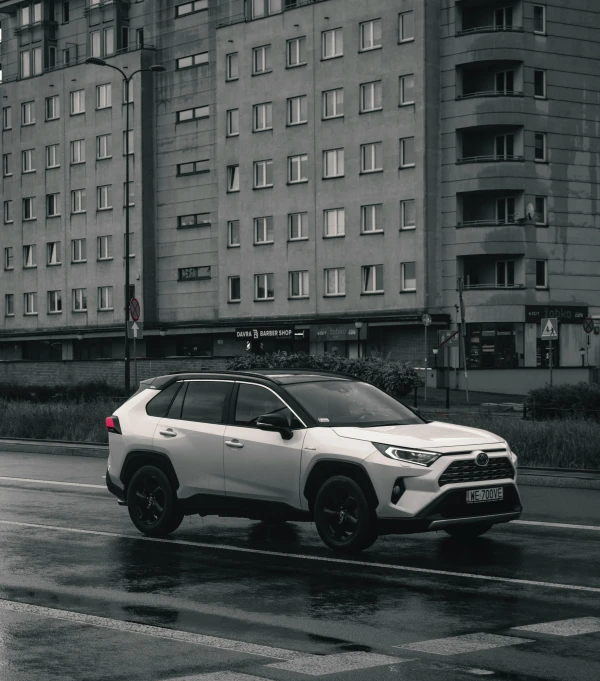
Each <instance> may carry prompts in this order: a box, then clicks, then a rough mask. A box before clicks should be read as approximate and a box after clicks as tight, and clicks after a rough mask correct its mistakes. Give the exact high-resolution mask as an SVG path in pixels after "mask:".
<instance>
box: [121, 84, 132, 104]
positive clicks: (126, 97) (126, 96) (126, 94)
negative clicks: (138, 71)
mask: <svg viewBox="0 0 600 681" xmlns="http://www.w3.org/2000/svg"><path fill="white" fill-rule="evenodd" d="M133 93H134V89H133V81H132V80H130V81H129V85H127V84H126V83H125V81H123V104H131V103H132V102H133Z"/></svg>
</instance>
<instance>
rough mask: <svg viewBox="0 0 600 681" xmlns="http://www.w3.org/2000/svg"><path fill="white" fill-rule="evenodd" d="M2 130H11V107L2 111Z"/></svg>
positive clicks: (6, 107)
mask: <svg viewBox="0 0 600 681" xmlns="http://www.w3.org/2000/svg"><path fill="white" fill-rule="evenodd" d="M2 129H3V130H12V106H5V107H4V108H3V109H2Z"/></svg>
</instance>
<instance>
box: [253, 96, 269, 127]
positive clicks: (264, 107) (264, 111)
mask: <svg viewBox="0 0 600 681" xmlns="http://www.w3.org/2000/svg"><path fill="white" fill-rule="evenodd" d="M252 128H253V130H254V132H261V131H263V130H272V129H273V104H272V103H271V102H264V103H263V104H255V105H254V106H253V107H252Z"/></svg>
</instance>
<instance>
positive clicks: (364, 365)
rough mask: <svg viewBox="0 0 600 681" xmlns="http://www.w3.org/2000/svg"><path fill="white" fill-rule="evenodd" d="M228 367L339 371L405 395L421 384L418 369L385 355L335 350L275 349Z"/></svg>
mask: <svg viewBox="0 0 600 681" xmlns="http://www.w3.org/2000/svg"><path fill="white" fill-rule="evenodd" d="M227 368H228V369H232V370H235V371H244V370H249V369H312V370H313V371H331V372H334V373H336V374H345V375H347V376H354V377H355V378H359V379H361V380H362V381H368V382H369V383H372V384H373V385H375V386H376V387H377V388H379V389H380V390H383V391H384V392H386V393H388V394H389V395H393V396H394V397H403V396H405V395H407V394H408V393H409V392H410V391H411V390H412V389H413V388H414V386H418V385H419V384H420V381H419V378H418V376H417V373H416V372H415V370H414V369H413V368H412V367H411V366H409V365H408V364H405V363H404V362H398V361H395V360H391V359H386V358H383V357H363V358H352V359H350V358H347V357H340V355H334V354H331V353H325V354H324V355H308V354H306V353H302V352H298V353H291V354H288V353H287V352H274V353H272V354H266V355H256V354H251V353H249V354H247V355H240V356H238V357H235V358H234V359H233V360H231V361H230V362H229V364H228V366H227Z"/></svg>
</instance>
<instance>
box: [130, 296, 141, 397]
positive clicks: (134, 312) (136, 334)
mask: <svg viewBox="0 0 600 681" xmlns="http://www.w3.org/2000/svg"><path fill="white" fill-rule="evenodd" d="M129 314H130V315H131V319H132V320H133V321H132V322H130V321H128V322H127V336H128V338H133V381H134V383H135V389H136V390H137V388H138V374H137V339H138V338H140V339H141V338H143V337H144V325H143V323H142V322H140V321H139V319H140V315H141V314H142V306H141V305H140V302H139V300H138V299H137V298H132V299H131V300H130V301H129Z"/></svg>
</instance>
